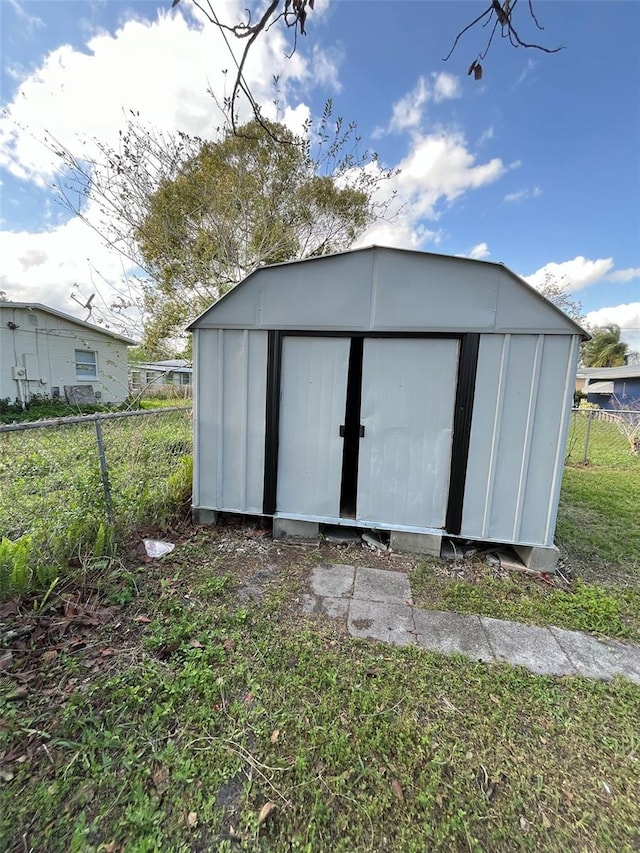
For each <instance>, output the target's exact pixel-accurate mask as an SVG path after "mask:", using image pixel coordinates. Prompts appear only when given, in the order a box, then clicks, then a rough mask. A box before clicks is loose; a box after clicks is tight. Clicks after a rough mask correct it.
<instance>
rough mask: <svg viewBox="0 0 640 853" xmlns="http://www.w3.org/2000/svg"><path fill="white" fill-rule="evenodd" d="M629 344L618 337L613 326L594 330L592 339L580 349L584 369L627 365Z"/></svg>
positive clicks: (618, 328)
mask: <svg viewBox="0 0 640 853" xmlns="http://www.w3.org/2000/svg"><path fill="white" fill-rule="evenodd" d="M628 352H629V344H627V343H626V342H625V341H623V340H622V339H621V337H620V327H619V326H616V325H615V324H611V325H609V326H602V327H600V328H598V329H594V331H593V337H592V339H591V340H590V341H587V343H586V344H584V346H583V348H582V363H583V365H584V366H585V367H622V366H623V365H625V364H626V363H627V355H628Z"/></svg>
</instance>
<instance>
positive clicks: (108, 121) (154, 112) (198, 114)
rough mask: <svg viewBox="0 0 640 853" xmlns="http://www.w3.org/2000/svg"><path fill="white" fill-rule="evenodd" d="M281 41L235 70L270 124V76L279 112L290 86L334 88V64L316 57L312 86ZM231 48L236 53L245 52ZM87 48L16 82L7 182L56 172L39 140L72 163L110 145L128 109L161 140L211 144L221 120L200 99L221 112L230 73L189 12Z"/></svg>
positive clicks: (243, 115)
mask: <svg viewBox="0 0 640 853" xmlns="http://www.w3.org/2000/svg"><path fill="white" fill-rule="evenodd" d="M188 8H189V7H187V9H188ZM226 8H227V14H228V16H229V19H230V20H241V19H242V16H243V12H242V3H241V2H240V0H234V2H233V3H230V4H228V5H227V7H226ZM287 38H288V33H285V32H284V31H283V30H282V29H281V28H278V27H274V28H273V29H271V30H270V31H269V32H268V33H265V34H264V37H263V38H260V39H258V40H257V41H256V43H255V45H254V46H253V48H252V49H251V51H250V53H249V57H248V59H247V62H246V65H245V69H244V76H245V79H246V81H247V84H248V85H249V87H250V89H251V91H252V94H253V96H254V97H255V99H256V100H257V101H258V103H260V104H261V105H262V106H263V107H264V108H265V112H267V113H270V114H272V115H274V116H275V106H274V105H273V104H272V101H273V98H274V92H273V87H272V75H278V77H279V84H278V86H279V101H280V104H279V106H280V109H281V111H282V112H286V110H287V107H290V106H291V102H292V97H291V95H292V87H294V86H298V87H300V86H302V87H308V86H311V85H314V84H315V83H316V82H317V80H318V79H321V82H323V83H327V82H331V81H333V85H334V88H335V87H336V86H337V59H336V56H335V55H332V54H328V53H323V52H322V51H320V50H319V49H316V50H315V51H314V60H313V62H314V72H313V77H312V75H311V72H310V67H309V63H308V61H307V60H306V59H305V57H304V56H303V55H302V54H301V53H300V52H298V53H296V54H295V55H294V56H293V57H292V58H291V59H287V58H286V57H285V55H284V54H285V50H286V48H287ZM231 44H232V45H233V47H234V49H235V50H236V51H238V50H240V49H241V48H242V47H243V46H244V42H242V43H235V42H233V41H231ZM86 47H87V49H86V51H80V50H75V49H74V48H72V47H71V46H69V45H63V46H62V47H59V48H58V49H56V50H54V51H52V52H51V53H50V54H48V56H47V57H46V58H45V59H44V61H43V62H42V64H41V66H40V67H39V68H38V69H37V70H36V71H34V72H32V73H30V74H29V75H28V76H26V77H25V78H24V79H23V81H22V83H21V85H20V90H19V92H18V93H17V94H16V96H15V97H14V99H13V101H12V102H11V103H10V104H8V105H7V107H6V113H5V114H4V115H3V116H2V117H1V118H0V165H3V166H5V167H6V168H8V169H9V170H10V171H11V172H13V174H15V175H17V176H19V177H22V178H26V179H28V180H33V181H39V182H40V184H41V185H43V184H44V183H46V181H47V180H50V179H51V178H52V176H53V175H54V174H55V171H56V168H57V163H55V162H54V158H53V157H52V156H51V153H50V152H49V151H48V149H47V148H46V147H45V146H44V145H43V144H42V142H41V141H40V140H41V139H42V137H43V135H44V133H45V130H46V131H48V132H49V133H50V134H51V135H52V136H53V137H54V138H55V139H57V140H59V141H60V142H61V143H63V144H64V145H65V146H66V147H67V148H68V149H70V150H71V151H73V152H74V153H76V154H78V155H81V154H82V153H84V152H86V150H87V147H86V146H87V145H88V147H89V150H91V146H90V143H86V142H85V147H84V148H83V147H82V144H81V142H80V141H79V137H84V138H85V140H86V139H88V140H90V139H92V138H93V137H98V138H99V139H100V140H101V141H102V142H104V143H107V144H111V145H113V144H115V143H116V141H117V138H118V131H119V129H121V128H123V126H124V125H125V122H126V117H127V115H128V110H129V109H132V110H139V111H140V113H141V118H143V119H144V120H145V121H146V122H148V123H149V124H151V125H153V126H155V127H156V128H158V129H160V130H169V131H172V130H182V131H185V132H187V133H191V134H195V135H198V136H202V137H204V138H211V137H212V136H214V135H215V132H216V127H217V126H218V125H219V124H220V123H221V115H220V112H219V110H218V108H217V107H216V104H215V101H214V98H212V97H211V95H210V94H209V93H208V91H207V89H208V88H210V89H211V91H212V92H213V93H214V95H215V98H216V99H217V101H218V103H222V102H223V100H224V97H225V95H228V94H229V91H230V89H231V85H232V73H233V68H234V61H233V59H232V57H231V56H230V54H229V50H228V48H227V46H226V44H225V42H224V41H223V39H222V36H221V34H220V32H219V31H218V29H217V28H216V27H214V26H212V25H211V24H208V23H206V24H204V25H203V24H202V23H201V22H199V21H197V20H196V19H195V18H194V17H193V16H192V15H191V13H189V12H185V13H180V14H176V12H173V13H170V12H160V13H159V14H158V17H157V18H156V20H154V21H148V20H128V21H126V22H125V23H123V25H122V26H121V27H120V29H118V30H117V31H116V32H115V33H113V34H112V33H107V32H100V33H98V34H95V35H93V36H92V37H91V38H90V39H89V40H88V42H87V46H86ZM169 58H170V61H169ZM265 68H269V69H270V73H269V74H265V73H264V69H265ZM317 69H320V71H319V72H318V70H317ZM225 70H226V74H225V73H224V72H225ZM318 73H319V75H320V78H318ZM237 106H238V112H239V116H240V119H241V120H245V119H247V118H248V117H249V116H250V108H249V106H248V104H247V103H246V101H239V102H238V104H237Z"/></svg>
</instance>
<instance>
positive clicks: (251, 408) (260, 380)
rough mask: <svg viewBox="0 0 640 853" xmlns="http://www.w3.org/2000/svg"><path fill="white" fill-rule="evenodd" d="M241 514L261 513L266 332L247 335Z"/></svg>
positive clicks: (265, 391)
mask: <svg viewBox="0 0 640 853" xmlns="http://www.w3.org/2000/svg"><path fill="white" fill-rule="evenodd" d="M246 341H247V361H246V373H245V375H246V379H247V408H246V411H247V425H246V430H245V435H246V467H245V507H244V509H245V511H246V512H255V513H261V512H262V498H263V488H264V462H265V460H264V436H265V408H266V393H267V383H266V377H267V332H262V331H250V332H248V333H247V338H246Z"/></svg>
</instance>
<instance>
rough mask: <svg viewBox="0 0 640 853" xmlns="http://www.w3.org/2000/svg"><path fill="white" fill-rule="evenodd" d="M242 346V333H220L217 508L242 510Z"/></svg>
mask: <svg viewBox="0 0 640 853" xmlns="http://www.w3.org/2000/svg"><path fill="white" fill-rule="evenodd" d="M244 343H245V340H244V332H243V331H232V330H230V329H227V330H225V331H224V332H223V344H222V417H221V419H220V420H221V424H222V442H221V447H222V460H221V462H222V466H221V467H222V496H221V506H222V507H225V508H229V509H231V508H235V507H237V508H238V509H243V501H242V497H243V481H244V472H245V447H246V439H245V432H246V428H247V424H246V406H245V400H246V388H245V386H244V377H245V362H246V352H245V348H244Z"/></svg>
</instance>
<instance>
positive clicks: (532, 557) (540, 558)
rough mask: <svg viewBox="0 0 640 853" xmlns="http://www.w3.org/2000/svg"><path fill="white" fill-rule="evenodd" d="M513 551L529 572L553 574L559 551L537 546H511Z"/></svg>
mask: <svg viewBox="0 0 640 853" xmlns="http://www.w3.org/2000/svg"><path fill="white" fill-rule="evenodd" d="M512 547H513V550H514V551H515V552H516V554H517V555H518V557H520V559H521V560H522V562H523V563H524V564H525V566H526V567H527V568H528V569H529V571H531V572H555V570H556V566H557V565H558V556H559V551H558V549H557V548H556V547H553V548H542V547H540V546H538V545H513V546H512Z"/></svg>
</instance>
